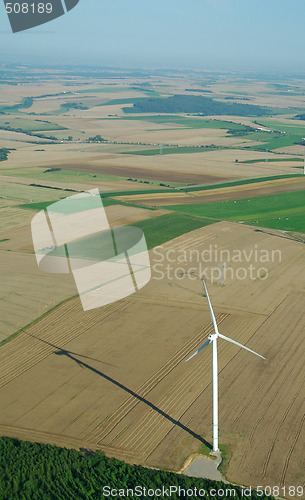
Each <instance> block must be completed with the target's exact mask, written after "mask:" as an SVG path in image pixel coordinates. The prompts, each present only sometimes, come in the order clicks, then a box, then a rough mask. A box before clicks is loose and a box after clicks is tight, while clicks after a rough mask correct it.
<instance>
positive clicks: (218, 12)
mask: <svg viewBox="0 0 305 500" xmlns="http://www.w3.org/2000/svg"><path fill="white" fill-rule="evenodd" d="M0 16H1V32H0V43H1V49H0V51H1V56H2V59H3V58H5V59H6V60H7V59H8V58H9V57H12V58H13V59H14V60H16V58H17V59H20V60H22V59H23V60H27V59H28V57H27V56H29V57H30V58H36V57H37V58H38V57H39V58H41V59H42V58H43V60H44V61H45V62H46V63H47V62H50V63H52V64H53V63H54V62H56V61H57V62H58V63H64V64H65V63H69V62H73V63H77V62H79V63H80V64H82V63H86V62H87V63H90V64H92V63H93V64H99V65H121V66H138V67H139V66H144V67H180V68H198V69H220V70H221V69H225V70H233V71H234V70H241V69H244V70H281V71H283V72H286V71H288V72H289V71H299V72H305V64H304V63H305V43H304V42H305V0H184V1H182V0H150V1H148V0H129V1H128V0H108V1H107V0H80V2H79V4H78V6H76V7H75V8H74V9H73V10H71V11H70V12H69V13H67V14H66V15H64V16H62V17H61V18H59V19H57V20H55V21H51V22H50V23H47V24H45V25H43V26H40V27H39V28H35V29H32V30H28V31H27V32H22V33H16V34H13V33H11V31H10V26H9V22H8V18H7V16H6V13H5V10H4V5H3V2H2V1H1V4H0Z"/></svg>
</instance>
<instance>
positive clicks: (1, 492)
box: [0, 438, 271, 500]
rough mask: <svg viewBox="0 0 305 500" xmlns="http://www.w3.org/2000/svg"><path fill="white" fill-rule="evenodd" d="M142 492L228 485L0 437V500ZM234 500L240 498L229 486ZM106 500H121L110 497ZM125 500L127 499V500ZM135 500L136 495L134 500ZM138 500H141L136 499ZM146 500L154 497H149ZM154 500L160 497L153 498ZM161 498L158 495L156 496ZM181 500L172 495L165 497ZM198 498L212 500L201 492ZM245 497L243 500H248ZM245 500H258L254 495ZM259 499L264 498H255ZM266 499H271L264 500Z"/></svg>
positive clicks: (85, 496) (92, 454)
mask: <svg viewBox="0 0 305 500" xmlns="http://www.w3.org/2000/svg"><path fill="white" fill-rule="evenodd" d="M137 485H139V486H141V487H142V488H143V487H144V486H145V487H146V488H147V489H150V488H151V489H156V488H162V486H165V487H166V486H167V487H169V486H171V485H172V486H177V487H179V486H180V487H181V488H184V489H185V490H187V489H189V488H192V489H194V488H195V487H196V488H197V489H204V490H205V491H206V492H209V491H211V490H212V489H213V488H216V489H220V488H223V489H226V488H228V485H224V484H223V483H219V482H218V483H216V482H214V481H209V480H206V479H195V478H191V477H187V476H184V475H178V474H174V473H170V472H166V471H160V470H158V471H157V470H151V469H146V468H144V467H141V466H132V465H128V464H126V463H124V462H121V461H119V460H116V459H113V458H107V457H106V456H105V455H104V454H103V453H101V452H97V453H94V452H89V451H86V450H83V452H78V451H75V450H67V449H62V448H58V447H56V446H51V445H43V444H37V443H29V442H22V441H19V440H17V439H10V438H0V498H3V499H10V500H27V499H31V500H42V499H44V500H51V499H52V500H53V499H54V500H57V499H69V500H73V499H75V500H82V499H90V498H91V499H101V498H106V496H105V495H104V494H103V487H104V486H109V487H110V488H115V489H116V490H119V489H127V488H135V487H136V486H137ZM234 489H235V490H236V495H235V496H234V498H240V499H241V498H243V497H242V492H241V489H240V488H238V487H234ZM109 498H121V497H119V496H115V497H113V496H111V497H109ZM130 498H131V497H130ZM135 498H139V497H135ZM142 498H143V496H142ZM150 498H157V497H155V496H153V497H150ZM159 498H160V497H159ZM161 498H162V497H161ZM178 498H180V499H181V498H187V497H186V496H181V495H180V496H178V493H177V494H173V495H172V496H171V499H174V500H175V499H178ZM204 498H214V499H215V496H210V495H209V494H207V495H206V496H205V497H204ZM248 498H249V497H248ZM251 498H259V497H258V496H257V495H256V493H255V492H254V493H253V494H252V497H251ZM260 498H267V497H265V496H261V497H260ZM268 498H269V499H271V497H268Z"/></svg>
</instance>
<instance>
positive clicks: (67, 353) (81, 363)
mask: <svg viewBox="0 0 305 500" xmlns="http://www.w3.org/2000/svg"><path fill="white" fill-rule="evenodd" d="M29 335H30V334H29ZM31 336H32V337H34V338H35V339H37V340H40V341H41V342H43V343H44V344H48V345H49V346H52V347H54V349H56V351H54V354H56V355H57V356H66V357H67V358H69V359H71V360H72V361H74V362H76V363H77V364H78V365H79V366H81V367H82V368H87V369H88V370H90V371H92V372H93V373H95V374H96V375H99V376H100V377H103V378H104V379H105V380H108V381H109V382H111V383H112V384H114V385H116V386H117V387H119V388H120V389H123V391H125V392H127V393H128V394H130V395H131V396H133V397H134V398H136V399H137V400H138V401H141V402H142V403H144V404H146V405H147V406H149V407H150V408H152V409H153V410H154V411H156V412H157V413H159V414H160V415H162V417H164V418H166V419H167V420H169V421H170V422H171V423H172V424H174V425H176V426H177V427H180V429H182V430H184V431H185V432H187V433H188V434H190V435H191V436H192V437H194V438H195V439H198V441H200V442H201V443H203V444H204V445H205V446H207V448H209V449H210V450H212V445H211V444H210V443H209V442H208V441H206V440H205V439H204V438H203V437H202V436H200V435H199V434H197V433H196V432H194V431H192V430H191V429H189V427H187V426H186V425H184V424H182V423H181V422H179V420H176V419H175V418H173V417H171V416H170V415H168V414H167V413H165V412H164V411H163V410H161V409H160V408H158V407H157V406H156V405H154V404H153V403H151V402H150V401H148V400H147V399H145V398H143V397H142V396H140V395H139V394H137V393H136V392H134V391H133V390H132V389H129V388H128V387H126V386H125V385H123V384H121V382H118V381H117V380H115V379H114V378H112V377H110V376H109V375H106V374H105V373H103V372H101V371H100V370H97V369H96V368H94V367H93V366H90V365H88V364H87V363H85V362H84V361H81V360H79V359H77V358H75V357H74V356H80V357H84V358H87V359H91V360H93V361H97V362H99V363H104V361H100V360H97V359H93V358H88V356H83V355H82V354H78V353H75V352H71V351H68V350H66V349H62V348H61V347H58V346H57V345H54V344H51V343H50V342H47V341H46V340H42V339H40V338H39V337H36V336H34V335H31ZM106 364H107V365H109V366H114V365H110V364H109V363H106Z"/></svg>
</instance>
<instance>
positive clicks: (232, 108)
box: [123, 94, 271, 116]
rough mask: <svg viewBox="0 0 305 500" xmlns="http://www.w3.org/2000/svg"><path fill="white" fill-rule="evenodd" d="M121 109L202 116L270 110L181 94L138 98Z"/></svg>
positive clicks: (265, 112) (259, 114) (241, 114)
mask: <svg viewBox="0 0 305 500" xmlns="http://www.w3.org/2000/svg"><path fill="white" fill-rule="evenodd" d="M123 109H124V111H125V113H202V114H203V115H204V116H214V115H231V116H233V115H235V116H264V115H268V114H270V112H271V109H270V108H266V107H262V106H255V105H252V104H241V103H233V102H232V103H231V102H230V103H229V102H220V101H215V100H213V99H211V98H210V97H204V96H196V95H181V94H179V95H174V96H171V97H168V98H154V99H143V100H141V101H140V100H139V101H137V102H135V103H134V104H133V106H132V107H128V108H123Z"/></svg>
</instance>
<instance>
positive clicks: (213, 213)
mask: <svg viewBox="0 0 305 500" xmlns="http://www.w3.org/2000/svg"><path fill="white" fill-rule="evenodd" d="M304 200H305V190H301V191H293V192H288V193H278V194H276V195H269V196H268V195H267V196H258V197H252V198H248V199H239V200H234V201H231V200H229V201H223V202H220V203H206V204H203V205H201V204H195V205H192V204H188V205H180V206H179V205H171V207H170V208H171V210H177V211H179V212H180V211H181V212H183V213H189V214H192V215H201V216H203V217H212V218H215V219H228V220H235V221H241V220H242V221H243V222H245V223H249V224H255V225H258V226H263V227H270V228H274V229H282V230H283V229H284V230H286V231H297V232H300V233H305V218H304ZM241 214H242V219H241Z"/></svg>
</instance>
